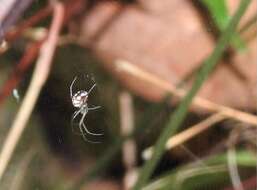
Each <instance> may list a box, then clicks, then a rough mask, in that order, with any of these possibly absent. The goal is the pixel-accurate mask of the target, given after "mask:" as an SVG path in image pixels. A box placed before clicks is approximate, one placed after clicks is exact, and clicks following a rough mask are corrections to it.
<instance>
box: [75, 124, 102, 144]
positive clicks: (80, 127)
mask: <svg viewBox="0 0 257 190" xmlns="http://www.w3.org/2000/svg"><path fill="white" fill-rule="evenodd" d="M79 130H80V132H81V135H82V137H83V139H84V140H85V141H87V142H89V143H93V144H96V143H101V142H97V141H91V140H88V139H87V137H86V135H85V134H84V132H83V128H82V126H81V125H79Z"/></svg>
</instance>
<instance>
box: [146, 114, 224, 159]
mask: <svg viewBox="0 0 257 190" xmlns="http://www.w3.org/2000/svg"><path fill="white" fill-rule="evenodd" d="M225 118H226V116H224V115H223V114H221V113H217V114H214V115H212V116H210V117H208V118H207V119H205V120H203V121H201V122H200V123H198V124H196V125H193V126H192V127H190V128H188V129H186V130H184V131H182V132H180V133H178V134H177V135H174V136H172V137H171V138H170V139H169V140H168V141H167V143H166V149H171V148H174V147H176V146H178V145H181V144H183V143H184V142H186V141H188V140H189V139H191V138H193V137H195V136H196V135H198V134H200V133H201V132H203V131H205V130H206V129H208V128H210V127H212V126H214V124H215V123H218V122H220V121H222V120H224V119H225ZM152 151H153V147H149V148H147V149H146V150H144V152H143V157H144V158H145V159H147V160H148V159H149V158H150V157H151V155H152Z"/></svg>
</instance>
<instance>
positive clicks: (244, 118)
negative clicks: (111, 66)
mask: <svg viewBox="0 0 257 190" xmlns="http://www.w3.org/2000/svg"><path fill="white" fill-rule="evenodd" d="M115 66H116V67H117V70H118V71H119V72H123V73H125V74H130V75H132V76H134V77H136V78H138V79H141V80H143V81H145V82H148V83H150V84H151V85H154V86H156V87H159V88H161V89H163V90H165V91H166V92H167V93H171V94H173V95H174V96H177V97H178V98H180V99H182V98H183V97H184V96H185V95H186V93H187V91H186V90H184V89H178V88H176V87H175V86H174V85H172V84H171V83H170V82H168V81H165V80H163V79H161V78H159V77H157V76H155V75H154V74H152V73H150V72H147V71H145V70H143V69H141V68H139V67H137V66H136V65H135V64H132V63H130V62H128V61H125V60H117V61H116V62H115ZM192 106H195V107H196V108H200V109H205V110H206V111H209V112H218V113H222V114H223V115H225V116H226V117H228V118H232V119H236V120H239V121H241V122H245V123H249V124H252V125H254V126H257V117H256V116H254V115H252V114H249V113H246V112H242V111H239V110H236V109H233V108H230V107H227V106H223V105H220V104H216V103H214V102H211V101H209V100H207V99H204V98H201V97H199V96H196V97H194V99H193V101H192Z"/></svg>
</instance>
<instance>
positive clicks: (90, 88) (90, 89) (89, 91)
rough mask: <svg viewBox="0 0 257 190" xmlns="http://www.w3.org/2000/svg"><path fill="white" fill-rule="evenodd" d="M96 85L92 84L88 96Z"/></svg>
mask: <svg viewBox="0 0 257 190" xmlns="http://www.w3.org/2000/svg"><path fill="white" fill-rule="evenodd" d="M95 86H96V84H94V85H93V86H92V87H91V88H90V89H89V91H88V94H90V92H91V91H92V90H93V89H94V88H95Z"/></svg>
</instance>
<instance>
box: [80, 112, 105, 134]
mask: <svg viewBox="0 0 257 190" xmlns="http://www.w3.org/2000/svg"><path fill="white" fill-rule="evenodd" d="M86 114H87V112H85V113H84V114H83V116H82V117H81V119H80V122H79V126H80V127H81V126H83V128H84V129H85V131H86V132H87V133H88V134H90V135H94V136H100V135H103V134H102V133H92V132H90V131H89V130H88V129H87V127H86V125H85V124H84V119H85V116H86Z"/></svg>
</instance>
